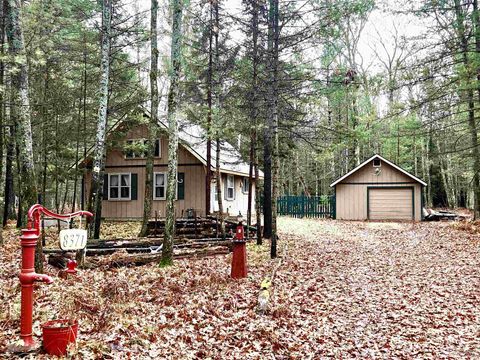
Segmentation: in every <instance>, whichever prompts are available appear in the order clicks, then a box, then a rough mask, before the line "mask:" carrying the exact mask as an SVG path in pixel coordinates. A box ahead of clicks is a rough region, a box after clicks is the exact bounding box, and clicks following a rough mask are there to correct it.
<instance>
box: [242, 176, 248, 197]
mask: <svg viewBox="0 0 480 360" xmlns="http://www.w3.org/2000/svg"><path fill="white" fill-rule="evenodd" d="M242 193H244V194H248V178H243V179H242Z"/></svg>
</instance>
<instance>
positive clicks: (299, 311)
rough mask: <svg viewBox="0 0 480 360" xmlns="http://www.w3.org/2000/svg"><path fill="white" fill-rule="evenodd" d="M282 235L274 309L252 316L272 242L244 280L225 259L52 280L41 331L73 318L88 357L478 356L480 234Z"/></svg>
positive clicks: (311, 224) (291, 224)
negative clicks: (236, 276)
mask: <svg viewBox="0 0 480 360" xmlns="http://www.w3.org/2000/svg"><path fill="white" fill-rule="evenodd" d="M107 226H108V225H107ZM110 226H113V227H115V226H120V225H110ZM280 228H281V240H280V251H279V252H280V253H283V248H284V245H285V244H286V243H288V251H287V253H286V256H285V258H284V260H283V262H282V266H281V267H280V268H279V269H278V271H277V272H276V277H275V282H274V286H273V293H272V296H271V306H270V309H269V311H268V312H267V313H266V314H265V315H260V314H257V312H256V304H257V297H258V291H259V284H260V282H261V280H262V279H263V278H264V277H265V276H267V275H269V274H270V273H271V272H272V270H273V269H274V268H275V265H276V261H272V260H270V259H269V253H268V246H267V245H265V246H263V247H257V246H255V245H249V248H248V256H249V258H248V260H249V265H250V268H249V276H248V278H247V279H245V280H231V279H230V278H229V276H228V272H229V265H230V256H229V255H227V256H224V255H222V256H214V257H210V258H202V259H183V260H178V261H176V263H175V266H173V267H171V268H167V269H161V268H159V267H158V266H156V265H154V264H152V265H146V266H142V267H132V268H120V269H115V268H110V267H108V266H107V265H106V266H104V267H102V268H100V269H94V270H83V271H81V274H80V275H79V277H78V279H67V280H64V279H61V278H59V277H55V283H54V284H52V285H43V284H41V285H39V286H38V287H36V289H35V295H36V299H35V301H36V303H35V309H34V311H35V314H34V322H35V323H34V331H35V333H36V334H37V335H40V334H39V331H40V324H41V323H42V322H44V321H46V320H49V319H53V318H56V317H57V318H62V317H63V318H64V317H72V316H75V317H76V318H78V319H79V322H80V334H79V339H78V344H77V345H78V346H77V348H76V349H72V351H71V352H70V355H71V356H72V357H73V358H81V359H89V358H98V359H100V358H106V359H108V358H115V359H116V358H129V357H130V358H133V359H136V358H142V359H145V358H171V359H179V358H182V359H193V358H213V359H239V358H245V359H269V358H277V359H309V358H311V359H314V358H315V359H318V358H327V357H336V358H353V357H362V358H393V357H400V358H458V359H460V358H479V357H480V326H479V323H480V306H479V301H480V238H479V237H478V235H475V234H471V233H468V232H465V231H460V230H458V229H456V228H454V227H452V226H450V225H449V224H446V223H420V224H408V223H403V224H399V223H362V222H340V221H330V220H317V221H315V220H300V219H289V218H281V219H280ZM125 232H126V230H125ZM16 236H17V233H16V230H14V229H12V228H9V229H7V230H6V231H5V232H4V237H5V241H6V243H5V245H4V246H3V247H2V248H1V249H0V270H1V272H0V354H4V355H3V356H5V357H12V354H6V353H5V352H6V351H7V349H8V346H9V345H11V344H12V343H14V342H15V341H16V340H17V339H18V329H19V309H20V305H19V304H20V287H19V283H18V278H17V275H18V268H19V256H20V255H19V254H20V250H19V244H18V239H17V237H16ZM46 272H47V273H48V274H52V275H56V274H57V273H58V270H57V269H55V268H52V267H50V266H47V267H46ZM0 356H2V355H0ZM30 356H32V357H35V358H43V357H47V355H45V354H43V353H41V352H39V353H35V354H34V355H30Z"/></svg>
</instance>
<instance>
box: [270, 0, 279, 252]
mask: <svg viewBox="0 0 480 360" xmlns="http://www.w3.org/2000/svg"><path fill="white" fill-rule="evenodd" d="M278 17H279V13H278V0H270V9H269V22H270V26H269V27H270V28H271V30H270V31H269V34H270V37H271V39H270V41H269V48H270V50H271V52H270V61H269V64H270V66H269V68H270V69H269V70H270V77H271V80H270V84H269V86H270V87H271V90H270V94H269V95H270V105H271V107H270V109H269V113H271V115H270V116H269V124H268V126H269V127H270V130H269V132H270V133H271V134H272V136H273V146H272V152H271V162H272V181H271V186H272V198H271V209H270V210H271V214H272V223H271V235H272V236H271V238H272V240H271V247H270V257H271V258H272V259H273V258H276V257H277V237H278V234H277V196H278V171H279V157H278V145H279V144H278V42H279V26H278Z"/></svg>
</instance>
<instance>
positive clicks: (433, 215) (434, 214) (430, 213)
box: [423, 209, 466, 221]
mask: <svg viewBox="0 0 480 360" xmlns="http://www.w3.org/2000/svg"><path fill="white" fill-rule="evenodd" d="M423 215H424V219H425V221H448V220H451V221H458V220H465V219H466V217H465V216H463V215H459V214H456V213H454V212H451V211H446V210H438V211H436V210H433V209H428V210H425V209H423Z"/></svg>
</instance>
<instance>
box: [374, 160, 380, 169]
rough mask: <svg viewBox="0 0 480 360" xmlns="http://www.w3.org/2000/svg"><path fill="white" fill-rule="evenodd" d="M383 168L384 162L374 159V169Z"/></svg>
mask: <svg viewBox="0 0 480 360" xmlns="http://www.w3.org/2000/svg"><path fill="white" fill-rule="evenodd" d="M380 166H382V162H381V161H380V159H373V167H380Z"/></svg>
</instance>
